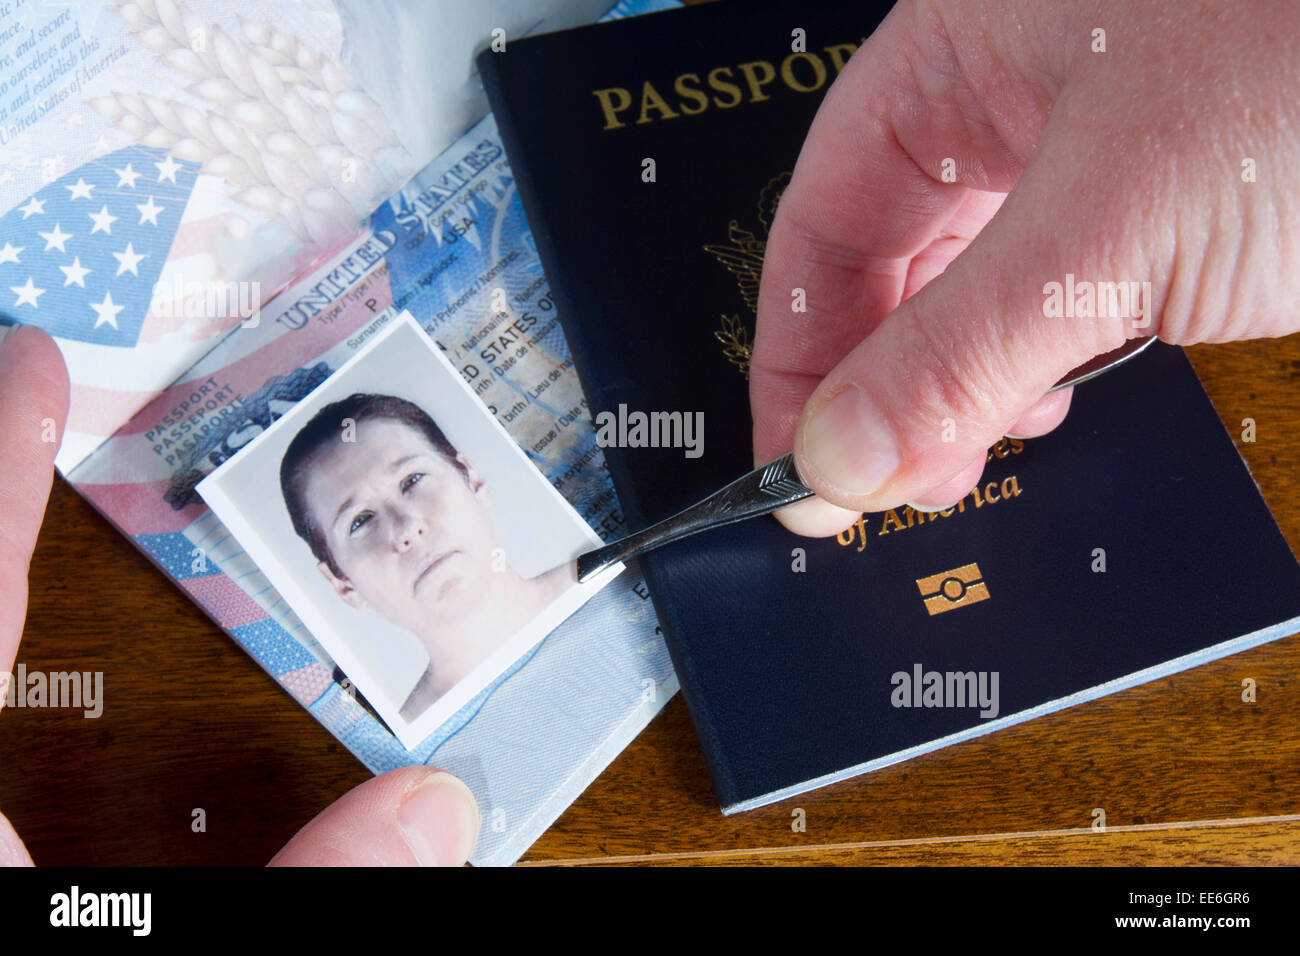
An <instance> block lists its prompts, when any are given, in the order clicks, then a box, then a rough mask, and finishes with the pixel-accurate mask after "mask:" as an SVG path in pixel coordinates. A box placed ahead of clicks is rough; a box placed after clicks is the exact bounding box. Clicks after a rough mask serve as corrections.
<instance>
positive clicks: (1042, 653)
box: [478, 3, 1300, 813]
mask: <svg viewBox="0 0 1300 956" xmlns="http://www.w3.org/2000/svg"><path fill="white" fill-rule="evenodd" d="M886 11H887V7H886V6H883V5H881V6H876V7H873V6H872V5H871V4H863V3H855V4H852V5H845V6H817V7H815V8H810V7H809V6H808V5H806V4H800V5H785V6H772V5H768V4H755V3H717V4H707V5H704V6H700V7H692V8H686V9H682V10H676V11H670V12H665V13H658V14H654V15H651V16H647V17H642V18H639V19H637V20H633V21H625V22H619V23H610V24H602V25H596V26H592V27H586V28H580V29H576V30H571V31H565V32H561V33H554V34H549V35H544V36H538V37H534V38H529V39H525V40H522V41H519V42H517V43H514V44H512V45H511V46H510V48H509V52H508V53H506V54H493V53H492V52H490V51H489V52H485V53H483V54H481V55H480V57H479V60H478V65H479V70H480V72H481V74H482V76H483V78H484V83H485V86H486V88H487V90H488V93H489V96H490V98H491V102H492V105H493V109H494V112H495V115H496V117H497V121H498V123H499V124H500V129H501V133H502V137H503V141H504V143H505V146H506V149H507V152H508V154H509V157H510V162H511V166H512V168H513V169H514V170H515V173H516V175H517V177H518V184H519V189H520V193H521V196H522V199H523V203H524V208H525V210H526V212H527V215H528V219H529V223H530V225H531V227H532V231H533V237H534V239H535V241H536V244H537V247H538V250H539V253H540V256H541V259H542V262H543V264H544V266H545V269H546V274H547V275H548V276H549V277H550V278H551V283H552V288H553V290H554V292H555V296H556V300H557V303H558V305H559V316H560V319H561V321H562V322H563V324H564V328H565V333H566V336H567V338H568V341H569V343H570V346H571V348H572V350H573V355H574V359H575V361H576V364H577V369H578V373H579V375H580V377H581V379H582V382H583V386H584V388H585V392H586V395H587V397H588V400H589V402H590V409H591V412H592V414H593V416H596V420H597V421H600V420H601V419H600V416H601V414H602V413H604V412H608V413H610V415H611V416H613V420H617V421H619V422H623V421H625V420H626V421H627V422H628V423H629V433H628V437H629V438H631V437H632V431H633V429H632V428H631V427H630V426H631V425H632V424H633V423H632V416H633V415H634V414H635V413H637V412H640V413H643V414H647V415H648V414H649V413H652V412H656V411H669V412H673V411H676V412H681V413H682V414H683V417H684V418H692V420H693V416H694V415H696V414H697V413H701V412H702V413H703V422H704V426H705V427H704V433H703V435H702V436H700V437H702V445H700V446H699V452H700V453H692V454H686V453H685V452H686V451H687V450H690V449H685V450H684V449H683V448H682V447H641V446H637V445H636V443H634V442H632V441H628V442H627V443H626V444H625V445H624V446H623V447H608V448H606V449H605V455H606V460H607V461H608V464H609V469H610V473H611V475H612V477H613V480H614V485H615V488H616V490H617V492H618V497H619V501H620V502H621V504H622V509H623V515H624V518H625V521H626V524H625V525H624V526H622V527H617V528H607V529H605V534H606V536H613V535H621V534H624V533H627V532H630V531H635V530H638V529H640V528H643V527H645V526H646V525H648V524H650V523H653V522H655V521H657V520H660V519H662V518H665V517H667V516H669V515H671V514H673V513H675V512H676V511H678V510H680V509H681V508H683V507H686V506H688V505H690V504H693V503H694V502H695V501H697V500H699V499H700V498H701V497H703V496H704V495H706V494H708V493H711V492H712V491H714V490H716V489H717V488H719V487H721V486H722V485H723V484H725V483H727V482H729V481H731V480H732V479H734V478H736V477H738V476H739V475H741V474H742V473H744V472H745V471H747V470H749V469H750V467H751V466H752V461H751V444H750V435H751V419H750V414H749V403H748V388H747V382H746V377H745V374H744V363H745V359H746V357H747V350H748V346H749V343H750V341H751V340H752V334H753V319H754V316H753V311H752V309H753V305H754V300H755V297H756V291H757V276H758V268H759V266H760V265H761V262H762V250H763V240H764V239H765V237H766V234H767V228H768V227H769V226H770V224H771V221H772V213H773V211H774V209H775V206H776V203H777V202H778V201H779V196H780V191H781V188H782V187H783V185H784V182H785V181H786V178H787V177H788V174H789V172H790V171H791V170H792V168H793V166H794V162H795V159H796V157H797V155H798V151H799V148H800V145H801V143H802V141H803V138H804V135H805V133H806V131H807V129H808V126H809V124H810V123H811V122H812V118H813V115H814V113H815V111H816V109H817V106H818V104H819V102H820V99H821V96H822V95H823V94H824V92H825V89H826V87H827V86H829V84H830V82H832V81H833V79H834V77H835V75H836V73H837V72H838V70H839V69H840V68H841V67H842V65H843V63H844V61H845V60H846V59H847V57H848V56H849V55H850V54H851V53H852V51H853V49H855V48H856V46H857V45H858V44H859V43H861V42H862V39H863V38H864V37H866V36H868V35H869V34H870V33H871V32H872V30H873V29H874V28H875V26H876V25H877V23H878V22H879V20H880V19H881V18H882V17H883V15H884V13H885V12H886ZM796 28H798V29H802V30H803V31H804V35H805V37H806V52H802V53H800V52H792V50H791V37H792V31H794V30H795V29H796ZM648 159H649V160H653V168H654V176H653V180H652V181H647V178H646V177H645V176H644V175H643V173H644V171H645V170H646V169H647V168H648V167H647V166H646V160H648ZM593 211H596V212H597V213H598V216H599V222H598V225H597V226H593V224H592V212H593ZM641 566H642V570H643V572H644V574H645V577H646V581H647V584H648V587H649V590H650V593H651V596H652V598H653V601H654V605H655V609H656V611H657V613H658V617H659V620H660V623H661V624H662V626H663V630H664V634H665V638H666V642H667V645H668V648H669V651H670V653H671V656H672V660H673V664H674V667H675V669H676V672H677V676H678V679H679V681H680V683H681V688H682V692H683V695H684V696H685V699H686V703H687V706H688V708H689V710H690V713H691V718H692V720H693V722H694V725H695V729H696V732H697V735H698V737H699V741H700V745H701V747H702V749H703V752H704V755H705V758H706V761H707V763H708V767H709V770H710V773H711V775H712V779H713V784H714V788H715V790H716V792H717V795H718V798H719V802H720V804H721V806H722V809H723V811H724V812H725V813H732V812H737V811H742V810H747V809H751V808H754V807H758V806H761V805H764V804H767V803H771V802H773V801H776V800H780V799H782V798H784V797H789V796H792V795H794V794H797V793H800V792H803V791H805V790H808V789H811V788H813V787H817V786H821V785H824V784H828V783H831V782H834V781H837V780H841V779H844V778H846V777H850V776H852V775H854V774H859V773H863V772H866V771H870V770H875V769H878V768H880V767H883V766H886V765H888V764H891V763H895V762H898V761H901V760H905V759H908V758H910V757H913V756H917V755H919V754H923V753H926V752H929V751H932V750H935V749H938V748H940V747H944V746H947V745H949V744H952V743H956V742H958V741H961V740H966V739H969V738H972V737H975V736H978V735H980V734H986V733H989V732H991V731H995V730H998V729H1000V728H1003V727H1007V726H1010V725H1012V724H1016V723H1019V722H1021V721H1025V720H1030V719H1033V718H1035V717H1038V716H1041V715H1043V714H1047V713H1050V712H1052V711H1056V710H1060V709H1062V708H1066V707H1070V706H1073V705H1075V704H1078V703H1082V702H1084V701H1087V700H1091V699H1094V698H1097V697H1100V696H1102V695H1105V694H1109V693H1112V692H1114V691H1117V690H1122V689H1124V688H1127V687H1132V686H1134V685H1136V684H1140V683H1142V682H1145V681H1149V680H1153V679H1155V678H1157V677H1161V676H1164V675H1167V674H1170V673H1172V672H1175V671H1178V670H1182V669H1185V668H1189V667H1194V666H1196V665H1198V664H1201V663H1204V662H1206V661H1209V660H1213V659H1215V658H1218V657H1222V656H1224V655H1228V654H1232V653H1235V652H1238V651H1241V650H1244V649H1246V648H1249V647H1253V646H1256V645H1258V644H1261V643H1264V642H1266V641H1270V640H1274V639H1276V638H1279V637H1283V636H1286V635H1289V634H1291V633H1293V632H1295V631H1297V630H1300V566H1298V565H1297V562H1296V560H1295V557H1294V556H1293V555H1292V553H1291V551H1290V549H1289V547H1288V545H1287V543H1286V541H1285V539H1284V538H1283V537H1282V534H1281V533H1280V531H1279V530H1278V528H1277V526H1276V524H1275V523H1274V521H1273V519H1272V516H1271V515H1270V514H1269V512H1268V509H1267V507H1266V506H1265V504H1264V502H1263V500H1262V499H1261V498H1260V495H1259V492H1258V489H1257V488H1256V486H1255V484H1254V481H1253V480H1252V478H1251V475H1250V473H1249V471H1248V470H1247V468H1246V467H1245V464H1244V463H1243V461H1242V460H1241V458H1240V456H1239V455H1238V453H1237V451H1236V448H1235V447H1234V445H1233V442H1232V439H1231V438H1230V437H1229V436H1228V434H1227V433H1226V432H1225V431H1224V428H1223V426H1222V425H1221V423H1220V422H1219V419H1218V416H1217V414H1216V413H1215V410H1214V408H1213V406H1212V404H1211V403H1210V401H1209V399H1208V397H1207V396H1206V394H1205V392H1204V390H1203V389H1202V388H1201V385H1200V383H1199V381H1198V380H1197V378H1196V375H1195V373H1194V372H1193V370H1192V368H1191V366H1190V365H1189V364H1188V362H1187V359H1186V358H1185V356H1184V355H1183V353H1182V351H1181V350H1180V349H1177V348H1174V347H1171V346H1167V345H1165V344H1163V343H1157V344H1156V345H1154V346H1153V347H1152V348H1150V349H1148V350H1147V351H1146V352H1145V353H1144V354H1143V355H1141V356H1140V357H1139V358H1137V359H1135V360H1133V361H1132V362H1130V363H1129V364H1127V365H1125V366H1123V367H1121V368H1120V369H1118V370H1116V371H1114V372H1111V373H1108V374H1107V375H1105V376H1102V377H1101V378H1099V379H1097V380H1095V381H1092V382H1089V383H1087V384H1085V385H1082V386H1080V387H1079V388H1078V389H1076V392H1075V396H1074V401H1073V406H1072V408H1071V411H1070V414H1069V417H1068V418H1067V419H1066V421H1065V423H1064V424H1063V425H1062V426H1061V427H1060V428H1058V429H1057V430H1056V431H1055V432H1053V433H1052V434H1051V435H1048V436H1046V437H1044V438H1039V439H1034V440H1030V441H1020V440H1014V439H1004V440H1003V441H1001V442H999V443H998V444H997V445H996V446H994V447H993V448H991V449H990V450H989V458H988V463H987V465H986V467H985V472H984V475H983V477H982V478H981V480H980V484H979V487H978V488H976V489H975V490H974V491H972V492H971V493H970V494H969V495H968V496H967V497H966V498H964V499H963V500H962V501H961V502H960V503H959V504H958V505H956V506H955V507H954V508H952V509H949V510H947V511H945V512H940V513H937V514H921V513H918V512H915V511H913V510H911V509H908V508H902V509H898V510H894V511H887V512H885V513H883V514H868V515H863V516H862V518H861V520H860V521H859V522H858V523H857V524H856V525H855V526H854V527H853V528H851V529H849V530H848V531H846V532H844V533H843V534H841V535H839V536H838V538H828V539H821V540H811V539H804V538H799V537H797V536H794V535H792V534H790V533H789V532H787V531H785V530H784V529H783V528H782V527H781V526H780V525H779V524H778V523H777V522H776V521H775V520H774V519H772V518H770V517H767V518H760V519H755V520H750V521H746V522H742V523H740V524H736V525H732V526H730V527H726V528H722V529H720V530H717V531H714V532H711V533H708V534H705V535H700V536H698V537H695V538H691V539H689V540H687V541H682V542H678V543H676V544H673V545H669V546H667V547H664V548H662V549H661V550H658V551H656V552H653V553H651V554H649V555H646V556H644V557H643V558H642V559H641Z"/></svg>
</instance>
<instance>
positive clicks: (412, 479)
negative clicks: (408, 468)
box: [401, 471, 424, 491]
mask: <svg viewBox="0 0 1300 956" xmlns="http://www.w3.org/2000/svg"><path fill="white" fill-rule="evenodd" d="M423 477H424V472H422V471H414V472H412V473H411V474H409V475H407V476H406V477H405V478H403V479H402V483H401V488H402V490H403V491H408V490H410V489H411V488H412V487H413V486H414V485H415V484H416V483H418V482H419V480H420V479H421V478H423Z"/></svg>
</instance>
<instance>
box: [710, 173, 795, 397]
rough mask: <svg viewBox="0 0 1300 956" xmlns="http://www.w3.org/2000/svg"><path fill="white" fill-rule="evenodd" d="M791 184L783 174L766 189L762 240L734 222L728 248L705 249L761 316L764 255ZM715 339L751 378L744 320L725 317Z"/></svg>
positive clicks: (729, 230)
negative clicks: (760, 289)
mask: <svg viewBox="0 0 1300 956" xmlns="http://www.w3.org/2000/svg"><path fill="white" fill-rule="evenodd" d="M789 182H790V173H789V172H784V173H781V175H779V176H777V177H775V178H774V179H772V180H770V181H769V182H768V184H767V185H766V186H764V187H763V191H762V193H761V194H760V195H759V197H758V221H759V223H760V224H761V225H762V227H763V235H762V238H759V237H758V236H756V235H755V234H754V233H752V232H750V231H749V230H748V229H745V228H743V227H742V226H741V225H740V223H739V222H738V221H737V220H735V219H733V220H731V222H729V223H728V224H727V240H728V244H727V245H722V244H718V243H710V244H708V245H705V247H704V251H705V252H708V253H709V254H711V255H712V256H713V257H714V258H715V259H717V260H718V262H720V263H722V265H723V266H725V267H726V269H727V271H728V272H730V273H731V274H732V275H734V276H735V277H736V283H737V285H739V286H740V295H741V298H743V299H744V300H745V305H747V306H748V307H749V310H750V311H751V312H753V313H754V314H755V315H758V283H759V279H760V278H761V276H762V274H763V253H764V252H765V251H766V250H767V235H768V231H769V230H770V229H771V228H772V219H773V217H775V216H776V207H777V204H778V203H779V202H780V201H781V194H782V193H784V192H785V187H786V186H787V185H788V184H789ZM713 337H714V338H716V339H717V340H718V341H719V342H721V343H722V346H723V349H722V354H723V355H725V356H726V357H727V360H728V361H730V362H731V363H732V364H734V365H736V366H737V367H738V368H739V369H740V371H741V372H742V373H743V374H744V376H745V378H749V361H750V358H751V357H752V356H753V351H754V346H753V343H752V342H751V341H750V334H749V328H748V327H747V326H746V325H745V323H744V322H742V321H741V320H740V316H739V315H738V314H733V315H723V316H722V326H721V328H718V329H715V330H714V332H713Z"/></svg>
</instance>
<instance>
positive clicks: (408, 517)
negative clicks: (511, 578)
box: [304, 418, 501, 634]
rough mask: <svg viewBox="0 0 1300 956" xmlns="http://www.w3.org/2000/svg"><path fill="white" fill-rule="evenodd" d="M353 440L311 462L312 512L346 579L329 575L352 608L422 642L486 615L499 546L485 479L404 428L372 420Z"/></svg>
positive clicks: (360, 424) (323, 570)
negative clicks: (475, 616)
mask: <svg viewBox="0 0 1300 956" xmlns="http://www.w3.org/2000/svg"><path fill="white" fill-rule="evenodd" d="M355 438H356V441H353V442H345V441H342V440H341V436H340V441H338V442H337V443H335V444H331V445H329V446H327V447H326V448H324V449H322V450H321V451H319V452H317V453H316V454H315V455H313V456H312V457H311V458H310V459H308V461H306V462H304V467H305V468H307V469H309V473H308V477H307V479H306V482H305V485H304V490H305V497H306V501H307V506H308V508H309V509H310V511H311V514H312V518H313V520H314V521H315V522H316V526H317V527H318V528H321V529H322V530H323V532H324V535H325V540H326V542H327V544H328V546H329V550H330V553H331V555H332V556H333V558H334V561H335V564H337V565H338V567H339V569H340V570H341V571H342V572H343V577H342V578H339V577H337V576H336V575H334V574H333V572H331V571H330V569H329V567H328V566H327V565H326V564H325V562H321V563H320V565H319V566H320V569H321V573H322V574H324V575H325V577H326V579H327V580H328V581H329V582H330V584H331V585H332V586H333V587H334V589H335V591H336V592H338V594H339V595H340V597H342V598H343V599H344V600H345V601H347V602H348V603H349V604H352V605H353V606H357V607H370V608H371V609H372V610H374V611H376V612H377V613H379V614H381V615H383V616H384V617H385V618H387V619H388V620H390V621H393V622H394V623H396V624H399V625H401V626H403V627H405V628H407V629H408V630H410V631H412V632H414V633H416V634H428V633H430V632H431V631H436V630H437V628H438V627H439V626H441V625H444V624H450V623H454V622H455V621H456V620H457V619H458V618H461V617H462V616H464V615H466V614H470V613H473V612H474V611H476V610H479V609H481V605H480V603H479V602H480V599H482V598H483V597H484V596H485V595H486V594H487V592H488V585H489V582H490V578H489V575H491V574H493V573H494V572H493V549H494V548H495V547H496V545H495V542H494V540H493V532H492V525H491V521H490V519H489V517H488V511H487V506H488V493H487V487H486V485H485V484H484V482H483V480H482V478H480V477H479V476H478V474H477V473H476V472H474V470H473V469H472V468H469V469H468V475H467V474H466V473H465V472H462V471H461V470H460V469H459V468H457V467H456V466H455V465H454V464H452V463H451V462H449V461H448V460H447V459H446V458H445V457H443V456H442V455H441V454H439V453H438V451H437V450H436V449H434V448H433V446H432V445H430V444H429V442H428V440H427V439H426V438H425V437H424V435H423V434H421V433H420V432H419V431H418V430H417V429H415V428H413V427H411V426H410V425H407V424H405V423H403V422H399V421H394V420H392V419H383V418H377V419H368V420H364V421H361V422H358V423H357V424H356V429H355ZM460 460H461V461H464V459H463V457H462V458H461V459H460ZM467 467H468V466H467ZM497 565H498V567H500V566H501V565H500V562H499V561H498V562H497Z"/></svg>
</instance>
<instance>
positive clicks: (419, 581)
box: [411, 550, 457, 594]
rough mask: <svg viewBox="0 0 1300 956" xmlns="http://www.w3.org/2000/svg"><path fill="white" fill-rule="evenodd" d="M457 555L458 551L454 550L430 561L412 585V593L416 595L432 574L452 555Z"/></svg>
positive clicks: (436, 556)
mask: <svg viewBox="0 0 1300 956" xmlns="http://www.w3.org/2000/svg"><path fill="white" fill-rule="evenodd" d="M456 553H457V552H456V551H454V550H452V551H444V552H443V553H442V554H439V555H435V556H434V558H433V560H432V561H430V562H429V563H428V564H427V565H425V568H424V570H423V571H421V572H420V573H419V575H418V576H417V577H416V579H415V581H414V582H413V583H412V584H411V593H412V594H414V593H415V592H416V591H418V590H419V589H420V585H421V584H422V583H423V582H424V579H425V578H427V577H428V576H429V575H430V574H432V573H433V572H434V571H435V570H436V569H437V568H438V567H439V566H440V565H441V564H442V563H443V562H444V561H446V560H447V559H448V558H450V557H451V556H452V555H454V554H456Z"/></svg>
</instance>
